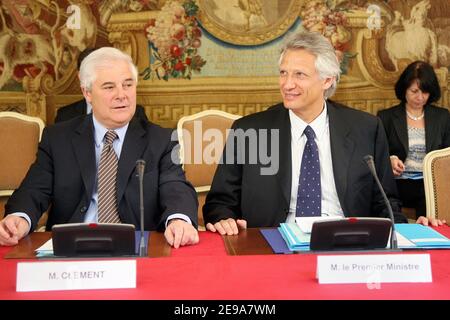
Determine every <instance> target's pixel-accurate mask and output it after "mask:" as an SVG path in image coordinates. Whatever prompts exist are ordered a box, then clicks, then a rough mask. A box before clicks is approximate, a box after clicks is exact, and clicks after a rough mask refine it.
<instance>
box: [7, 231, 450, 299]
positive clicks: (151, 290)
mask: <svg viewBox="0 0 450 320" xmlns="http://www.w3.org/2000/svg"><path fill="white" fill-rule="evenodd" d="M436 230H437V231H439V232H441V233H442V234H444V235H445V236H447V237H449V236H450V228H449V227H448V226H442V227H437V228H436ZM50 236H51V234H50V233H48V232H35V233H32V234H31V235H29V236H27V237H26V238H24V239H22V240H21V241H20V243H19V245H18V246H16V247H0V256H1V257H2V259H1V261H0V299H3V300H5V299H27V300H35V299H38V300H39V299H62V300H65V299H87V300H89V299H117V300H125V299H137V300H140V299H152V300H155V299H156V300H160V299H170V300H216V299H218V300H229V299H232V300H241V299H242V300H305V299H307V300H309V299H321V300H322V299H326V300H328V299H339V300H340V299H345V300H364V299H431V300H436V299H450V270H449V269H450V263H449V262H450V250H428V251H423V250H422V251H409V250H408V251H405V252H403V253H405V254H413V253H429V254H430V257H431V266H432V277H433V281H432V282H431V283H382V284H380V285H379V286H376V287H375V288H374V287H373V286H369V285H367V284H319V283H318V281H317V279H316V266H317V256H318V254H315V253H298V254H297V253H296V254H273V253H272V250H271V248H270V246H269V245H268V244H267V242H266V241H265V239H264V238H263V237H262V235H261V233H260V230H259V229H247V230H244V231H241V232H240V234H239V235H237V236H220V235H219V234H217V233H211V232H208V231H204V232H200V243H199V244H197V245H194V246H186V247H181V248H178V249H173V248H171V247H170V246H169V245H168V244H167V243H166V242H165V240H164V235H163V234H162V233H158V232H151V233H150V236H149V256H148V257H145V258H133V259H136V261H137V264H136V265H137V281H136V283H137V287H136V288H133V289H108V290H73V291H72V290H71V291H48V292H16V271H17V264H18V262H37V261H49V260H48V259H36V258H35V255H34V250H35V249H36V248H37V247H39V246H40V245H42V244H43V243H44V242H45V241H46V240H48V239H49V238H50ZM360 254H361V253H360ZM367 254H369V253H367ZM390 254H396V253H390ZM114 259H117V258H114ZM128 259H129V258H128ZM63 261H71V260H68V259H65V260H63Z"/></svg>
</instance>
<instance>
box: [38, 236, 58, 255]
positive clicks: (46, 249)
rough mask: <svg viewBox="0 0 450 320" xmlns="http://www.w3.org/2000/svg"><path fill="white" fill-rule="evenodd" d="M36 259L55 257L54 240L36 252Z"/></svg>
mask: <svg viewBox="0 0 450 320" xmlns="http://www.w3.org/2000/svg"><path fill="white" fill-rule="evenodd" d="M35 252H36V258H44V257H54V255H53V242H52V239H51V238H50V240H48V241H47V242H46V243H44V244H43V245H42V246H40V247H39V248H37V249H36V250H35Z"/></svg>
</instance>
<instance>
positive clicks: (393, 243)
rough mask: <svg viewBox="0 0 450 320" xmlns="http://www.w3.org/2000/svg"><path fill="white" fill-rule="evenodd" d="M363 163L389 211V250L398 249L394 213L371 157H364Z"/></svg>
mask: <svg viewBox="0 0 450 320" xmlns="http://www.w3.org/2000/svg"><path fill="white" fill-rule="evenodd" d="M364 161H365V162H366V164H367V166H368V167H369V170H370V173H372V176H373V177H374V179H375V181H376V182H377V185H378V188H379V189H380V192H381V194H382V195H383V199H384V203H385V204H386V207H387V208H388V211H389V217H390V219H391V221H392V234H391V244H390V245H391V249H398V245H397V235H396V233H395V222H394V213H393V212H392V206H391V203H390V202H389V200H388V198H387V196H386V193H385V192H384V189H383V186H382V185H381V182H380V179H378V175H377V170H376V169H375V163H374V162H373V157H372V156H371V155H367V156H365V157H364Z"/></svg>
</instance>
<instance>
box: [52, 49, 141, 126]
mask: <svg viewBox="0 0 450 320" xmlns="http://www.w3.org/2000/svg"><path fill="white" fill-rule="evenodd" d="M95 50H97V48H86V49H84V50H83V51H82V52H80V54H79V56H78V59H77V70H78V72H80V66H81V62H82V61H83V59H84V58H86V57H87V56H88V55H89V54H90V53H92V52H94V51H95ZM91 111H92V107H91V106H90V105H88V104H87V103H86V99H82V100H78V101H75V102H73V103H71V104H68V105H67V106H63V107H61V108H59V109H58V110H57V111H56V117H55V123H57V122H61V121H66V120H70V119H73V118H75V117H79V116H82V115H85V114H89V113H91ZM134 116H135V117H140V118H142V119H145V120H148V119H147V115H146V114H145V110H144V108H143V107H142V106H141V105H136V113H135V115H134Z"/></svg>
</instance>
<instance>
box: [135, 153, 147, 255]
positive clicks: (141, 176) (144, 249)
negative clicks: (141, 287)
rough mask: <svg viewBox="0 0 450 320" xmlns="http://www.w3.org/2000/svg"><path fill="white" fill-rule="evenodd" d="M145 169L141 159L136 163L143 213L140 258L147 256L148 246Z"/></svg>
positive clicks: (141, 210) (140, 208)
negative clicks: (145, 214)
mask: <svg viewBox="0 0 450 320" xmlns="http://www.w3.org/2000/svg"><path fill="white" fill-rule="evenodd" d="M144 169H145V161H144V160H142V159H139V160H137V161H136V172H137V174H136V175H137V177H138V178H139V210H140V213H141V239H140V241H139V256H140V257H146V256H147V244H146V243H145V237H144Z"/></svg>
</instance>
